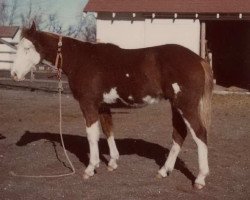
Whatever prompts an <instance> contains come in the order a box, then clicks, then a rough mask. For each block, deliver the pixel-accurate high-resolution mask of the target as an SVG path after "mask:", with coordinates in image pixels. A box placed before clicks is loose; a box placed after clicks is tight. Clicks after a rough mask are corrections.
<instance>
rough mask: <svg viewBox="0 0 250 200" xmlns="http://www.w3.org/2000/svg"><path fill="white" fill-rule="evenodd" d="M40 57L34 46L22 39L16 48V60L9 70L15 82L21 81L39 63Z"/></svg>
mask: <svg viewBox="0 0 250 200" xmlns="http://www.w3.org/2000/svg"><path fill="white" fill-rule="evenodd" d="M40 59H41V56H40V54H39V53H38V52H37V51H36V48H35V46H34V44H33V43H32V42H31V41H30V40H28V39H26V38H23V39H22V40H21V41H20V42H19V44H18V47H17V53H16V58H15V60H14V63H13V67H12V69H11V76H12V78H13V79H14V80H15V81H22V80H24V79H25V75H26V74H27V73H28V72H30V71H31V69H32V68H33V67H35V65H37V64H38V63H39V62H40Z"/></svg>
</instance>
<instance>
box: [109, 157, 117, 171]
mask: <svg viewBox="0 0 250 200" xmlns="http://www.w3.org/2000/svg"><path fill="white" fill-rule="evenodd" d="M117 167H118V165H117V163H116V160H115V159H110V161H109V164H108V171H110V172H112V171H114V170H116V169H117Z"/></svg>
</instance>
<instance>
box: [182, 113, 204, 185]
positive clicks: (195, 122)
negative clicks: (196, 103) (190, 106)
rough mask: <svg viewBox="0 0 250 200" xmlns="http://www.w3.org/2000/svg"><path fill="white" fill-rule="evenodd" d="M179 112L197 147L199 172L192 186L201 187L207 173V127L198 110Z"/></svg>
mask: <svg viewBox="0 0 250 200" xmlns="http://www.w3.org/2000/svg"><path fill="white" fill-rule="evenodd" d="M179 112H180V113H181V115H182V117H183V119H184V122H185V124H186V126H187V127H188V129H189V131H190V133H191V135H192V137H193V139H194V141H195V143H196V145H197V148H198V162H199V174H198V176H197V178H196V179H195V185H194V187H195V188H197V189H201V188H203V187H204V186H205V178H206V176H207V175H208V174H209V167H208V148H207V131H208V130H207V128H205V126H204V124H203V122H202V119H201V115H200V114H199V111H198V110H196V111H195V110H189V111H187V110H186V111H183V110H179Z"/></svg>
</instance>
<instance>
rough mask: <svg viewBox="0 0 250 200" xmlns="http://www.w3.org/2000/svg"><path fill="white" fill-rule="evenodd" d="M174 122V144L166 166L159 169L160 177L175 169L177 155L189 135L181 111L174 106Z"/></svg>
mask: <svg viewBox="0 0 250 200" xmlns="http://www.w3.org/2000/svg"><path fill="white" fill-rule="evenodd" d="M172 122H173V145H172V147H171V150H170V152H169V155H168V158H167V160H166V162H165V164H164V166H163V167H162V168H161V169H160V170H159V172H158V173H159V174H158V177H159V178H160V177H166V176H167V174H168V173H171V172H172V170H173V169H174V165H175V162H176V159H177V156H178V154H179V152H180V150H181V146H182V144H183V142H184V140H185V138H186V136H187V128H186V125H185V123H184V121H183V118H182V116H181V114H180V113H179V111H178V110H177V109H176V108H175V107H173V106H172Z"/></svg>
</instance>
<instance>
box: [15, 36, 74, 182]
mask: <svg viewBox="0 0 250 200" xmlns="http://www.w3.org/2000/svg"><path fill="white" fill-rule="evenodd" d="M61 48H62V36H59V42H58V49H57V55H56V61H55V67H56V68H57V77H58V96H59V133H60V139H61V143H62V147H63V152H64V155H65V157H66V158H67V161H68V163H69V165H70V167H71V170H72V172H70V173H66V174H58V175H20V174H16V173H14V172H13V171H11V172H10V174H11V175H12V176H17V177H25V178H59V177H65V176H70V175H73V174H75V173H76V170H75V168H74V165H73V164H72V162H71V160H70V158H69V156H68V153H67V151H66V148H65V144H64V140H63V134H62V91H63V85H62V53H61ZM59 61H60V66H59V65H58V64H59Z"/></svg>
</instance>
